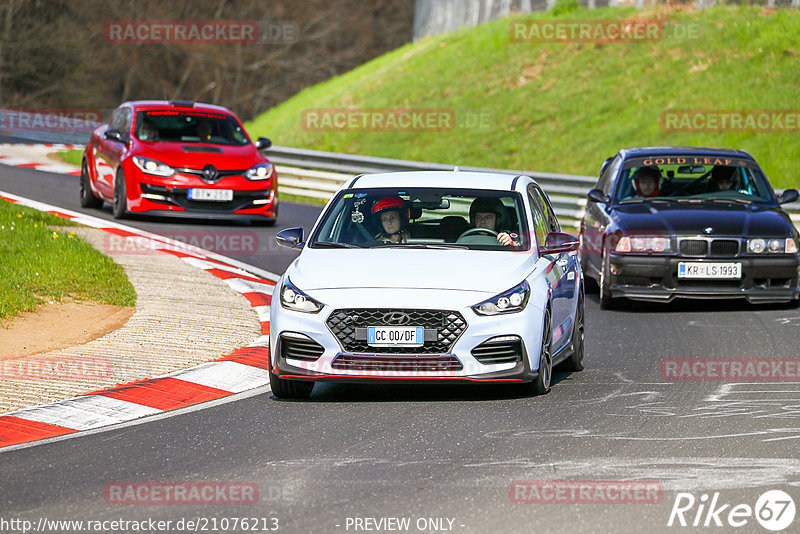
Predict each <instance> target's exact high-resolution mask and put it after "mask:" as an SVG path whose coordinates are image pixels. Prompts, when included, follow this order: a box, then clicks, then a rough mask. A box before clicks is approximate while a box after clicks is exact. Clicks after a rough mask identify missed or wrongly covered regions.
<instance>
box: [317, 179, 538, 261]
mask: <svg viewBox="0 0 800 534" xmlns="http://www.w3.org/2000/svg"><path fill="white" fill-rule="evenodd" d="M525 229H526V225H525V217H524V216H523V206H522V200H521V197H520V196H519V194H517V193H512V192H510V191H508V192H501V191H479V190H452V189H437V188H424V189H423V188H415V189H408V188H396V189H387V188H381V189H350V190H346V191H343V192H341V193H340V194H339V195H338V196H337V198H336V199H335V200H334V201H333V203H332V205H331V206H330V207H329V209H328V210H326V212H325V216H324V219H323V220H322V221H321V222H320V225H319V227H318V230H317V232H316V233H315V235H314V236H312V238H311V240H310V242H309V246H311V247H316V248H323V247H330V248H350V247H358V248H372V247H387V246H398V247H416V248H442V247H446V248H470V249H484V250H509V249H513V250H522V249H526V248H528V239H527V238H526V237H525V236H526V234H527V232H526V231H525ZM506 236H508V239H506Z"/></svg>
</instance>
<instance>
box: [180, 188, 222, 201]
mask: <svg viewBox="0 0 800 534" xmlns="http://www.w3.org/2000/svg"><path fill="white" fill-rule="evenodd" d="M189 200H211V201H215V202H230V201H231V200H233V190H232V189H196V188H192V189H189Z"/></svg>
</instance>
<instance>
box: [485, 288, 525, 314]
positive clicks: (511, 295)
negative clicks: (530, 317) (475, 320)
mask: <svg viewBox="0 0 800 534" xmlns="http://www.w3.org/2000/svg"><path fill="white" fill-rule="evenodd" d="M530 294H531V287H530V285H528V282H527V281H525V280H523V281H522V282H521V283H519V284H517V285H516V286H514V287H512V288H511V289H509V290H508V291H503V292H502V293H500V294H499V295H495V296H494V297H492V298H490V299H488V300H484V301H483V302H481V303H480V304H476V305H475V306H473V307H472V310H473V311H474V312H475V313H477V314H478V315H500V314H503V313H517V312H521V311H522V310H524V309H525V305H527V304H528V298H529V297H530Z"/></svg>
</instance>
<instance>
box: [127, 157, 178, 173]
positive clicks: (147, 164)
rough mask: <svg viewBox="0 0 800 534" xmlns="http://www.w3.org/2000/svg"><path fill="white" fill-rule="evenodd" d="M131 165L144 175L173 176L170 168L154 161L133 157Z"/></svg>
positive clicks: (172, 170)
mask: <svg viewBox="0 0 800 534" xmlns="http://www.w3.org/2000/svg"><path fill="white" fill-rule="evenodd" d="M133 163H134V165H136V166H137V167H139V168H140V169H141V170H142V172H144V173H146V174H154V175H156V176H172V175H173V174H175V170H174V169H173V168H172V167H170V166H169V165H165V164H164V163H161V162H160V161H156V160H154V159H150V158H143V157H141V156H133Z"/></svg>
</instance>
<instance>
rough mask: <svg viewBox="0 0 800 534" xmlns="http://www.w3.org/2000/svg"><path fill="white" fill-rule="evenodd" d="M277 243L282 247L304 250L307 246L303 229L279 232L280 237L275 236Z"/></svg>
mask: <svg viewBox="0 0 800 534" xmlns="http://www.w3.org/2000/svg"><path fill="white" fill-rule="evenodd" d="M275 241H276V242H277V243H278V244H279V245H280V246H282V247H287V248H303V245H304V244H305V243H303V229H302V228H300V227H297V228H287V229H286V230H281V231H280V232H278V235H276V236H275Z"/></svg>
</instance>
